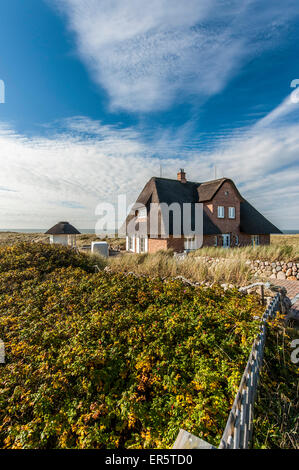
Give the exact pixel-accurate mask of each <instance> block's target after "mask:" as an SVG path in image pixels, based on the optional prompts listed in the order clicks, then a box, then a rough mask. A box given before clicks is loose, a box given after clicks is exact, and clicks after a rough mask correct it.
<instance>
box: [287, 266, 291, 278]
mask: <svg viewBox="0 0 299 470" xmlns="http://www.w3.org/2000/svg"><path fill="white" fill-rule="evenodd" d="M291 275H292V270H291V268H289V269H287V270H286V276H287V277H290V276H291Z"/></svg>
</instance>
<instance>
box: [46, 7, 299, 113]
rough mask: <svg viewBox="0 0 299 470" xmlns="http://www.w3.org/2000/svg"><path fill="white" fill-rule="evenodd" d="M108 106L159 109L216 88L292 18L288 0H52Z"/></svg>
mask: <svg viewBox="0 0 299 470" xmlns="http://www.w3.org/2000/svg"><path fill="white" fill-rule="evenodd" d="M55 4H56V5H58V7H59V8H60V10H61V11H63V12H64V13H65V14H66V16H67V20H68V24H69V27H70V28H71V30H72V31H73V32H74V33H75V35H76V40H77V46H78V51H79V54H80V56H81V58H82V60H83V61H84V62H85V63H86V64H87V66H88V68H89V70H90V71H91V72H92V75H93V77H94V80H95V81H96V82H97V83H98V84H99V85H101V86H102V87H104V88H105V89H106V90H107V92H108V94H109V97H110V101H111V106H112V107H114V108H123V109H126V110H129V111H151V110H159V109H165V108H167V107H168V106H169V105H170V104H172V103H173V102H174V101H175V100H180V98H181V96H184V97H185V98H186V96H188V95H189V96H192V95H194V94H196V95H199V96H201V97H202V99H205V98H206V97H208V96H211V95H213V94H215V93H218V92H219V91H221V90H222V89H223V88H224V87H225V85H226V84H227V82H228V81H229V80H230V78H231V77H232V76H233V75H234V74H235V73H237V72H238V71H239V70H240V68H241V67H242V66H243V65H244V63H245V61H246V60H247V59H249V58H252V57H253V56H255V55H257V54H260V53H261V51H262V50H263V49H264V48H267V47H269V46H270V45H271V44H272V43H273V41H275V40H277V38H278V37H279V35H280V34H281V32H282V30H283V27H284V26H285V25H286V24H288V23H289V22H290V21H293V20H294V19H295V17H296V16H297V15H298V11H299V9H298V5H296V2H295V1H294V0H285V1H284V3H283V4H281V1H280V0H271V1H266V2H260V1H258V0H243V1H242V2H240V1H239V0H230V1H220V0H209V1H207V0H185V1H182V0H171V1H169V0H151V1H148V0H55Z"/></svg>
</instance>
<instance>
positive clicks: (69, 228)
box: [46, 222, 80, 235]
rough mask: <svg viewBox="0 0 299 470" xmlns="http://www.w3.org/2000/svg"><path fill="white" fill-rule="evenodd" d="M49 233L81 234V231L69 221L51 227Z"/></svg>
mask: <svg viewBox="0 0 299 470" xmlns="http://www.w3.org/2000/svg"><path fill="white" fill-rule="evenodd" d="M46 234H47V235H80V232H79V231H78V230H77V229H76V228H75V227H74V226H73V225H71V224H69V223H68V222H59V223H58V224H56V225H54V227H52V228H50V229H49V230H48V231H47V232H46Z"/></svg>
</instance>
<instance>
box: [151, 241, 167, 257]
mask: <svg viewBox="0 0 299 470" xmlns="http://www.w3.org/2000/svg"><path fill="white" fill-rule="evenodd" d="M159 250H167V239H166V238H164V239H163V238H149V239H148V252H149V253H155V252H156V251H159Z"/></svg>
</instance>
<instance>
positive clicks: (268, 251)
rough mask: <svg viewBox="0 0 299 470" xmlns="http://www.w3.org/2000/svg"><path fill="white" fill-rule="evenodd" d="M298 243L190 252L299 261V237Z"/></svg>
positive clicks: (218, 248) (244, 259) (200, 254)
mask: <svg viewBox="0 0 299 470" xmlns="http://www.w3.org/2000/svg"><path fill="white" fill-rule="evenodd" d="M297 242H298V243H297V244H296V243H295V242H294V243H293V244H292V245H289V244H287V243H276V241H275V243H274V242H273V243H272V241H271V244H270V245H260V246H256V247H252V246H246V247H241V248H233V249H225V248H221V247H203V248H201V249H200V250H197V251H195V252H193V253H191V254H190V256H191V257H194V256H195V257H196V256H211V257H213V258H228V259H231V260H239V261H246V260H249V259H251V260H255V259H260V260H265V261H299V237H298V238H297Z"/></svg>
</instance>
